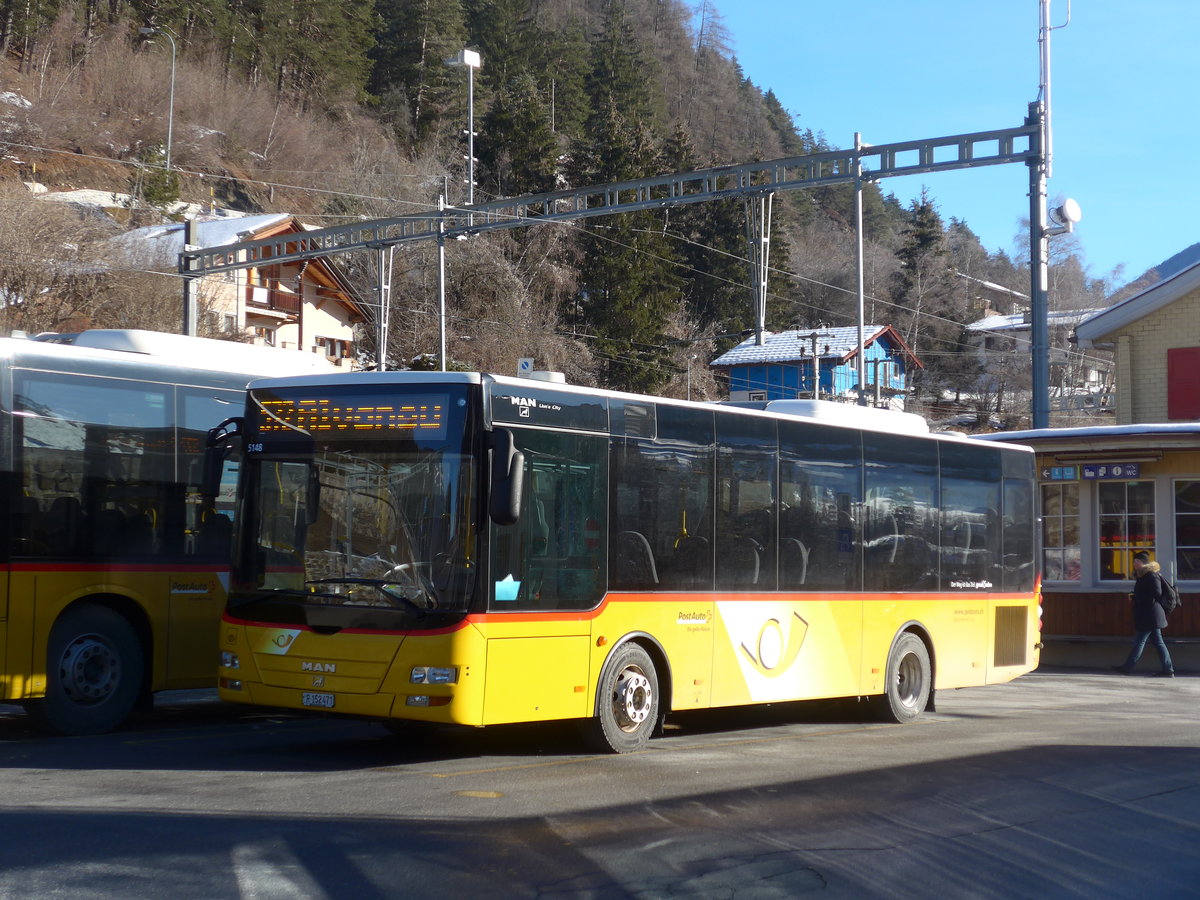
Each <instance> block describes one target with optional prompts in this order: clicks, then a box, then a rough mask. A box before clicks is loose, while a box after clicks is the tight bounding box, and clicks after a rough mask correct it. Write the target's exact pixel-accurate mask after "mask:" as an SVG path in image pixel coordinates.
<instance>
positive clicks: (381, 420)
mask: <svg viewBox="0 0 1200 900" xmlns="http://www.w3.org/2000/svg"><path fill="white" fill-rule="evenodd" d="M394 395H395V392H394V388H393V395H392V396H393V397H394ZM311 398H312V395H311V394H306V395H305V400H304V401H303V404H302V403H301V401H299V400H297V401H295V402H292V401H291V399H290V398H289V397H288V395H287V394H286V392H283V391H278V392H270V393H268V392H255V393H254V394H253V395H252V398H251V410H252V411H254V410H257V412H258V416H257V419H254V418H251V419H250V420H249V421H248V422H247V434H246V447H247V471H246V476H245V477H246V487H247V488H248V490H247V493H246V497H247V499H248V500H249V506H248V518H247V521H246V523H245V528H246V532H247V533H246V534H244V535H243V541H244V543H243V548H244V550H245V551H248V552H245V553H244V554H243V557H242V560H241V565H240V566H239V576H240V577H239V579H238V583H237V585H235V595H234V596H233V597H232V598H231V602H230V608H231V609H238V608H239V607H242V608H243V609H242V610H240V611H242V612H243V613H244V614H249V610H247V609H245V607H248V606H250V605H253V604H256V603H264V602H265V603H269V604H270V606H271V608H272V610H273V611H275V612H278V610H279V609H280V607H281V606H283V607H286V606H291V607H293V608H294V610H293V613H292V615H290V616H288V619H289V620H291V621H296V622H298V623H305V624H311V625H325V626H331V627H383V628H387V627H393V628H395V627H404V628H408V627H428V626H431V625H433V624H434V623H438V624H440V623H443V622H444V621H445V619H446V617H447V616H448V615H449V616H459V615H462V614H463V613H465V612H466V611H467V609H468V607H469V605H470V603H471V601H472V596H473V587H474V582H475V578H474V575H475V572H474V567H475V559H476V550H475V547H474V542H475V535H476V534H477V528H476V527H475V518H476V514H477V506H478V504H477V502H476V498H477V491H478V482H479V474H478V468H477V464H476V462H475V455H474V454H472V453H470V452H469V449H470V444H469V442H468V438H469V431H470V429H468V428H467V425H466V423H467V421H468V419H469V416H468V415H467V413H466V409H467V403H466V397H465V394H464V395H463V396H460V397H457V398H454V399H453V400H452V398H451V396H450V394H448V393H447V392H446V391H445V390H444V389H443V390H442V392H440V393H439V394H437V395H423V396H419V397H417V396H407V395H406V396H405V397H404V398H403V400H402V402H401V401H398V402H395V403H392V404H390V405H389V406H387V407H384V406H383V405H382V404H381V402H379V401H378V400H376V399H374V398H372V397H371V396H370V395H364V393H363V390H362V389H361V388H360V389H359V390H358V391H356V392H355V395H354V396H339V395H336V394H334V393H328V392H327V393H326V394H325V395H323V397H322V398H320V402H319V403H318V404H317V405H316V406H317V410H318V412H314V411H313V407H312V404H311ZM410 407H411V408H410ZM318 413H319V414H318Z"/></svg>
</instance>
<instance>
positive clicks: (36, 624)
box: [0, 330, 329, 734]
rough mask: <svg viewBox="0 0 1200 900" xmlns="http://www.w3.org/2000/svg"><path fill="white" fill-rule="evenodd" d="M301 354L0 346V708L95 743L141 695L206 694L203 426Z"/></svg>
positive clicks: (214, 620) (313, 362)
mask: <svg viewBox="0 0 1200 900" xmlns="http://www.w3.org/2000/svg"><path fill="white" fill-rule="evenodd" d="M328 368H329V367H328V365H327V364H326V363H325V361H324V359H320V358H318V357H315V356H311V355H310V354H301V353H297V352H289V351H282V350H270V351H268V350H266V349H264V348H258V347H250V346H245V345H239V344H230V343H228V342H224V341H213V340H205V339H202V338H185V337H182V336H179V335H169V334H155V333H152V332H141V331H107V330H95V331H85V332H81V333H79V334H77V335H40V336H39V337H38V338H37V339H21V338H4V339H0V473H3V487H2V488H0V490H2V491H3V495H4V496H5V497H7V498H8V499H7V500H6V501H5V506H6V509H7V515H5V516H4V517H3V521H2V523H0V546H2V547H3V548H4V551H3V552H4V557H3V560H2V561H0V567H2V570H3V571H2V575H3V577H2V578H0V702H9V703H22V704H24V705H25V706H26V707H27V708H28V709H29V710H30V711H31V712H33V713H35V714H36V715H37V717H38V718H39V719H40V721H41V722H42V723H43V724H44V725H46V726H48V727H49V728H50V729H52V730H55V731H59V732H62V733H69V734H83V733H95V732H101V731H107V730H109V729H111V728H113V727H115V726H116V725H118V724H119V723H121V722H122V721H123V720H124V719H125V718H126V717H127V716H128V715H129V713H130V712H131V711H132V710H133V709H134V707H135V705H137V704H138V703H139V701H140V702H142V703H143V704H145V703H146V702H147V701H148V700H149V698H150V695H151V692H153V691H158V690H163V689H167V688H189V687H211V686H213V685H214V684H215V680H216V666H215V665H214V660H213V655H212V646H213V644H214V643H215V641H216V635H217V626H218V624H219V621H220V615H221V610H222V608H223V607H224V602H225V596H226V588H227V587H228V580H229V548H230V534H231V530H232V529H231V524H232V523H231V519H230V514H231V513H232V511H233V480H234V479H233V478H231V477H230V475H229V474H228V473H227V474H226V479H225V480H226V489H225V491H224V492H223V493H222V494H220V495H219V496H217V497H215V498H213V499H212V500H211V501H210V502H208V503H207V504H204V503H202V497H201V494H200V484H201V477H200V476H201V473H202V471H203V463H204V445H205V436H206V433H207V431H208V429H209V428H211V427H212V426H213V425H215V424H217V423H218V422H220V421H221V420H222V419H225V418H227V417H228V416H229V415H230V414H231V412H235V411H237V410H240V409H241V408H243V406H244V404H245V390H246V385H247V384H248V382H249V381H250V379H251V378H253V377H256V376H262V375H266V374H279V373H281V372H293V373H298V372H313V371H319V370H321V369H328Z"/></svg>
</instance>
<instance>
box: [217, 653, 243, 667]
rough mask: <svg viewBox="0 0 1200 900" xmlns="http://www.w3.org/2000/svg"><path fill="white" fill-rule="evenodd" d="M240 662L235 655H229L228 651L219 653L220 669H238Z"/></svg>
mask: <svg viewBox="0 0 1200 900" xmlns="http://www.w3.org/2000/svg"><path fill="white" fill-rule="evenodd" d="M241 667H242V661H241V660H240V659H238V655H237V654H236V653H230V652H229V651H228V650H222V651H221V668H222V669H240V668H241Z"/></svg>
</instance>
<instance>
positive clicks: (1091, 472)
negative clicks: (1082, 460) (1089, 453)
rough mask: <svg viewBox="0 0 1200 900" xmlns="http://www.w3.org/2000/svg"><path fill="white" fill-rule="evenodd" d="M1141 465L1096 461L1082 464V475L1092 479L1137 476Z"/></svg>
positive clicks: (1140, 470) (1139, 473) (1139, 474)
mask: <svg viewBox="0 0 1200 900" xmlns="http://www.w3.org/2000/svg"><path fill="white" fill-rule="evenodd" d="M1141 472H1142V467H1141V466H1140V465H1139V464H1138V463H1097V464H1096V465H1092V466H1083V477H1084V478H1087V479H1092V480H1101V479H1105V478H1138V477H1140V476H1141Z"/></svg>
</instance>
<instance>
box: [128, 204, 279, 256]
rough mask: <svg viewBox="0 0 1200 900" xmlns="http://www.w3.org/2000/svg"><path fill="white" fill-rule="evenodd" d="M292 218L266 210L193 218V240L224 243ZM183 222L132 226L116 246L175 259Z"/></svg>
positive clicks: (179, 250) (180, 248) (180, 245)
mask: <svg viewBox="0 0 1200 900" xmlns="http://www.w3.org/2000/svg"><path fill="white" fill-rule="evenodd" d="M289 218H291V217H290V216H289V215H288V214H287V213H268V214H265V215H259V216H243V217H241V218H236V219H230V218H225V217H221V218H214V219H197V220H196V244H197V246H199V247H223V246H224V245H226V244H235V243H237V242H238V241H242V240H246V239H249V238H251V237H253V235H255V234H257V233H258V232H259V231H262V230H263V229H264V228H270V227H271V226H273V225H277V224H279V223H280V222H286V221H287V220H288V219H289ZM183 227H184V226H183V223H182V222H172V223H170V224H168V225H149V226H147V227H145V228H135V229H133V230H132V231H127V232H126V233H125V234H123V235H121V236H120V237H119V238H118V239H117V243H118V245H119V246H123V247H124V248H125V249H127V250H129V251H132V252H136V253H137V254H139V255H141V254H147V255H149V256H150V257H151V258H153V259H162V260H166V261H168V262H170V263H174V262H175V261H176V260H178V259H179V254H180V253H182V252H183Z"/></svg>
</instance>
